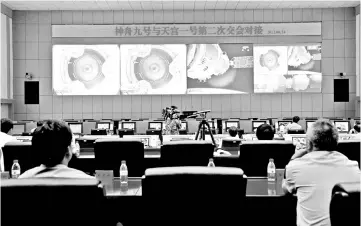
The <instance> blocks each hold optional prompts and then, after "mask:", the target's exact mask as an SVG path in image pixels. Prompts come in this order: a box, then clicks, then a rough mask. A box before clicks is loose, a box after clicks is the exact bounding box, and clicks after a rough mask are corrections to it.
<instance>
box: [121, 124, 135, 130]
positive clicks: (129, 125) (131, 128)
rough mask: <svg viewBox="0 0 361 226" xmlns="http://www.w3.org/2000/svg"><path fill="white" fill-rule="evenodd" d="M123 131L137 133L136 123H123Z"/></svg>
mask: <svg viewBox="0 0 361 226" xmlns="http://www.w3.org/2000/svg"><path fill="white" fill-rule="evenodd" d="M122 129H127V130H134V131H135V122H122Z"/></svg>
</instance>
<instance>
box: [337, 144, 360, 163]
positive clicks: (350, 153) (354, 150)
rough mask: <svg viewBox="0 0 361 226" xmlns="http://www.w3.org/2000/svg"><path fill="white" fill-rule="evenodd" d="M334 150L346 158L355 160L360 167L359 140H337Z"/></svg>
mask: <svg viewBox="0 0 361 226" xmlns="http://www.w3.org/2000/svg"><path fill="white" fill-rule="evenodd" d="M336 150H337V151H338V152H340V153H342V154H344V155H345V156H346V157H347V158H348V159H350V160H354V161H357V162H358V166H359V167H360V140H339V141H338V144H337V149H336Z"/></svg>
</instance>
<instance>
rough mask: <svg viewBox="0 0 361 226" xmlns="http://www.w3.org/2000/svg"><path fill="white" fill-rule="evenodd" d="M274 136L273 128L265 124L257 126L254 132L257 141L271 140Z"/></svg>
mask: <svg viewBox="0 0 361 226" xmlns="http://www.w3.org/2000/svg"><path fill="white" fill-rule="evenodd" d="M274 135H275V130H274V128H273V127H272V126H271V125H268V124H266V123H265V124H262V125H260V126H258V128H257V131H256V136H257V139H258V140H273V137H274Z"/></svg>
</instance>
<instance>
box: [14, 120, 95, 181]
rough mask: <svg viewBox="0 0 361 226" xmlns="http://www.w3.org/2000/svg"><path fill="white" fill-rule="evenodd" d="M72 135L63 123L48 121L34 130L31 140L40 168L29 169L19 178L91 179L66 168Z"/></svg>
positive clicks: (79, 172) (70, 156)
mask: <svg viewBox="0 0 361 226" xmlns="http://www.w3.org/2000/svg"><path fill="white" fill-rule="evenodd" d="M72 137H73V135H72V133H71V130H70V128H69V126H68V125H66V124H65V122H61V121H57V120H48V121H45V122H44V124H43V125H42V126H41V127H40V128H38V129H36V130H35V131H34V134H33V138H32V140H31V145H32V148H33V150H34V151H35V155H36V156H35V157H38V158H39V162H40V163H41V165H40V166H38V167H35V168H33V169H30V170H28V171H26V172H25V173H23V174H22V175H20V177H19V178H33V177H62V178H93V177H92V176H89V175H87V174H85V173H84V172H82V171H80V170H76V169H73V168H69V167H68V163H69V161H70V160H71V158H72V155H73V148H72Z"/></svg>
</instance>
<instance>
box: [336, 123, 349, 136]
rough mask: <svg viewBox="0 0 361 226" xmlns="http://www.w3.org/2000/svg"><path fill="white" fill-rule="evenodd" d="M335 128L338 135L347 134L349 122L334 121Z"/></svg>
mask: <svg viewBox="0 0 361 226" xmlns="http://www.w3.org/2000/svg"><path fill="white" fill-rule="evenodd" d="M334 124H335V127H336V129H337V131H338V132H339V133H348V132H349V131H350V122H349V121H346V120H340V121H334Z"/></svg>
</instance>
